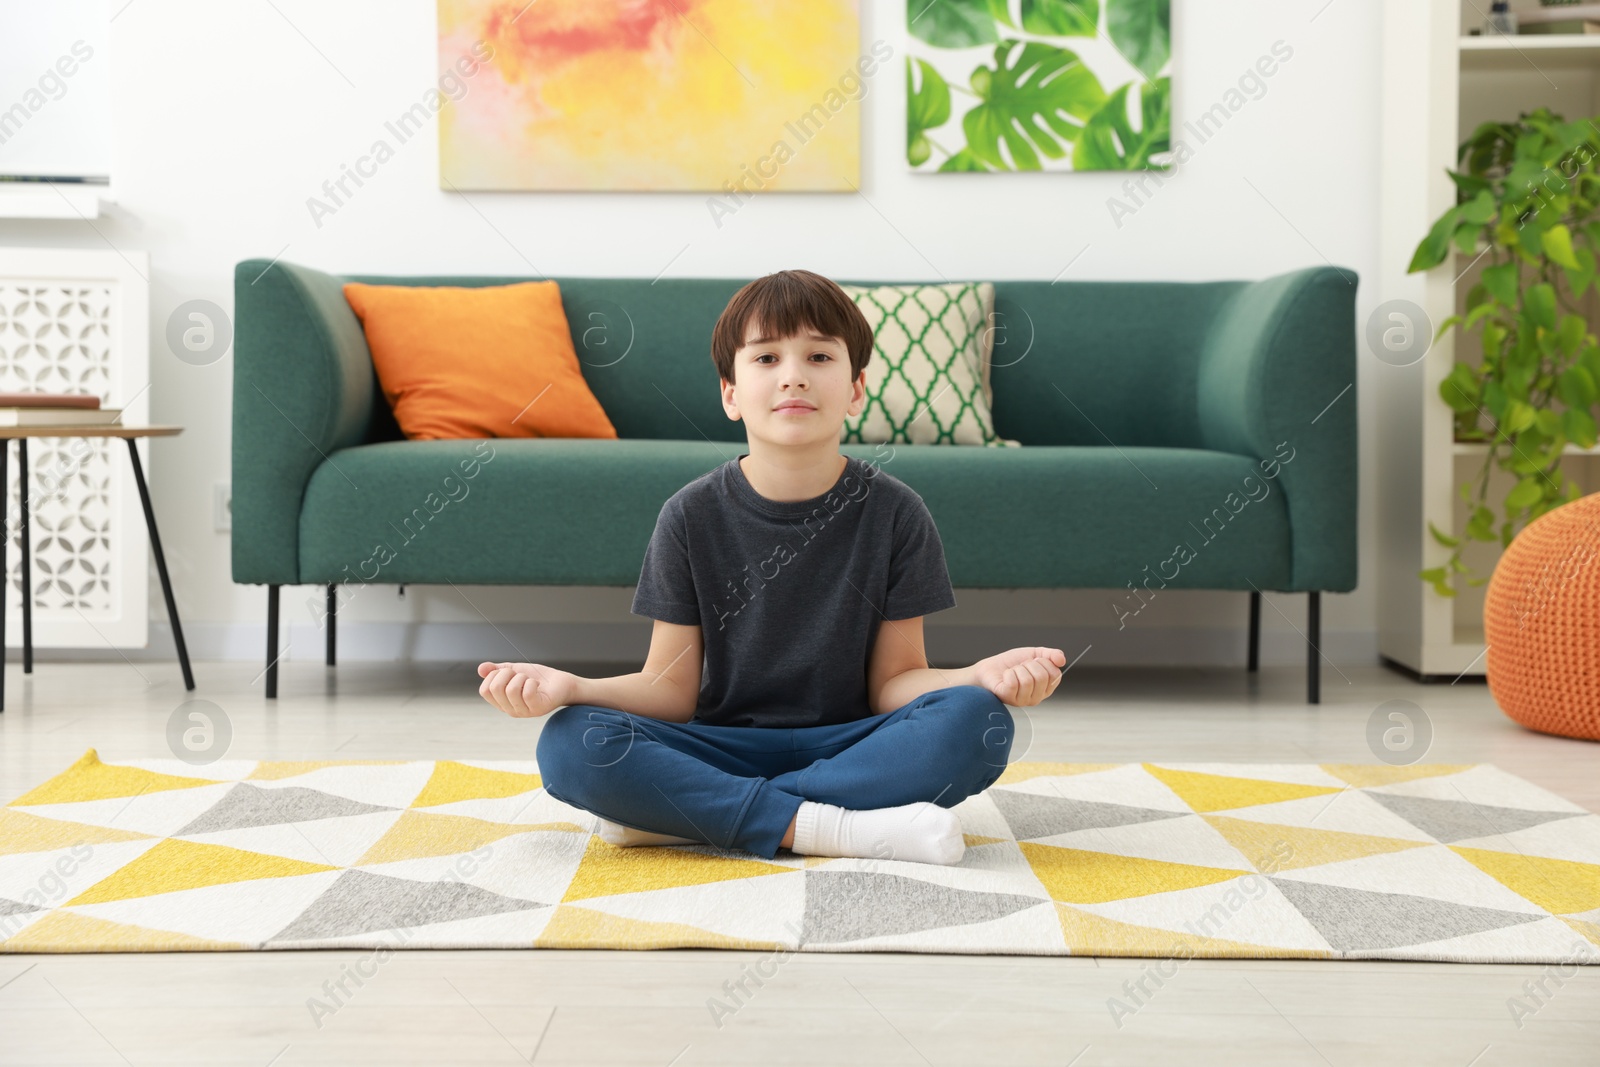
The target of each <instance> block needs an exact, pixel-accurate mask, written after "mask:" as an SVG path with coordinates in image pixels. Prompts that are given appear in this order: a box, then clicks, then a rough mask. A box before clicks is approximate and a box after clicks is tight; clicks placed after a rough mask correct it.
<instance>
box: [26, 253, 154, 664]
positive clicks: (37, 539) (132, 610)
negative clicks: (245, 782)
mask: <svg viewBox="0 0 1600 1067" xmlns="http://www.w3.org/2000/svg"><path fill="white" fill-rule="evenodd" d="M149 276H150V260H149V256H148V254H146V253H144V252H129V251H113V250H106V251H99V250H80V249H54V248H5V249H0V391H4V392H28V391H40V392H85V393H92V394H94V395H96V396H98V397H99V398H100V403H101V405H102V406H105V407H120V408H123V409H124V411H123V415H122V421H123V422H125V423H127V424H129V425H144V424H147V423H148V422H149V421H150V419H149V408H150V392H149V383H150V311H149V308H150V285H149V281H148V278H149ZM0 443H3V444H4V445H5V446H6V447H7V448H8V449H9V455H8V458H7V463H6V485H5V487H4V488H5V508H4V514H3V519H4V535H5V536H6V538H7V546H6V574H5V586H4V588H5V612H6V646H7V647H8V648H21V647H22V543H21V536H20V534H21V531H20V522H21V510H20V502H19V474H20V469H19V468H20V465H19V463H18V462H17V457H18V450H17V444H16V442H13V441H4V442H0ZM127 449H128V446H127V444H126V443H125V442H124V441H123V440H122V439H121V438H110V437H100V438H82V437H35V438H32V439H30V440H29V441H28V465H29V467H30V469H31V472H30V475H29V481H28V514H29V525H28V534H29V540H30V541H31V543H32V549H33V551H32V556H33V568H32V577H33V644H34V647H35V648H86V649H105V648H108V647H109V648H144V647H145V646H146V645H147V644H148V643H149V593H150V577H149V576H150V562H149V554H148V551H149V536H148V534H147V532H146V530H145V524H144V511H143V509H142V507H141V506H140V503H139V487H138V484H137V483H136V482H135V481H134V477H133V465H132V463H131V462H130V461H129V458H128V455H127ZM148 449H149V443H148V440H144V441H141V442H140V444H139V459H140V462H141V463H142V464H143V465H144V470H145V479H146V481H147V482H148V481H149V479H150V477H151V475H150V461H149V451H148ZM158 521H159V517H158Z"/></svg>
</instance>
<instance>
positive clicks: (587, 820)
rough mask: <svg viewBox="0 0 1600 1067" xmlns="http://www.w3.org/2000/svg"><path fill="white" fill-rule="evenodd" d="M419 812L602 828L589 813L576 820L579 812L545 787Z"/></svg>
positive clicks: (499, 820)
mask: <svg viewBox="0 0 1600 1067" xmlns="http://www.w3.org/2000/svg"><path fill="white" fill-rule="evenodd" d="M417 810H418V811H425V812H427V813H428V814H429V815H465V816H466V817H467V818H469V819H482V820H484V821H485V822H508V823H514V824H519V825H530V824H533V823H541V822H570V823H576V824H577V825H579V826H582V827H583V828H584V829H586V830H591V831H592V830H594V829H595V828H597V827H598V826H599V825H600V820H599V819H598V818H596V817H595V816H594V815H592V814H590V813H589V812H587V811H585V812H582V813H581V814H582V818H573V815H572V813H573V812H574V811H577V810H579V809H576V808H574V807H573V806H572V805H570V804H563V803H562V802H561V801H559V800H557V799H556V798H555V797H552V796H551V795H550V794H549V793H547V792H545V790H544V787H543V786H540V787H539V788H538V789H530V790H528V791H527V792H525V793H514V794H512V795H511V796H508V797H488V798H483V799H473V800H455V801H451V802H450V803H449V804H433V805H430V806H428V807H426V808H418V809H417Z"/></svg>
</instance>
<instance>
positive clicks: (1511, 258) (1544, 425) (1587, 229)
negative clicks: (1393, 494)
mask: <svg viewBox="0 0 1600 1067" xmlns="http://www.w3.org/2000/svg"><path fill="white" fill-rule="evenodd" d="M1597 161H1600V126H1597V125H1596V121H1595V120H1589V119H1583V120H1580V121H1576V122H1567V121H1565V120H1564V119H1563V118H1562V117H1561V116H1560V115H1556V114H1553V113H1552V112H1551V111H1550V110H1549V109H1548V108H1539V109H1538V110H1536V111H1533V112H1525V113H1523V114H1521V115H1519V116H1518V118H1517V120H1516V121H1515V122H1486V123H1484V124H1483V125H1481V126H1479V127H1478V128H1477V129H1476V130H1474V131H1473V133H1472V136H1471V137H1469V138H1468V139H1467V140H1466V142H1465V143H1463V144H1462V145H1461V149H1460V153H1459V154H1458V156H1457V165H1458V166H1459V167H1460V168H1461V169H1460V170H1453V171H1448V172H1447V173H1449V175H1450V178H1451V180H1452V181H1454V182H1455V184H1456V191H1457V196H1456V204H1455V206H1454V207H1452V208H1450V209H1449V210H1448V211H1446V212H1445V213H1444V214H1443V215H1441V216H1440V217H1439V218H1438V220H1437V221H1435V222H1434V224H1433V227H1432V229H1431V230H1429V232H1428V236H1427V237H1425V238H1423V240H1422V241H1421V243H1420V244H1418V245H1417V249H1416V253H1415V255H1414V256H1413V257H1412V260H1411V265H1410V267H1409V268H1408V270H1409V271H1412V272H1415V271H1422V270H1428V269H1429V268H1431V267H1435V266H1437V265H1439V264H1440V263H1443V262H1444V261H1445V259H1446V258H1447V257H1448V256H1449V254H1450V250H1451V248H1452V247H1454V249H1455V250H1456V251H1458V252H1460V253H1462V254H1463V255H1467V256H1474V255H1475V256H1476V257H1477V260H1483V261H1485V262H1486V263H1487V264H1488V266H1486V267H1485V268H1484V270H1483V272H1482V274H1481V275H1480V277H1479V280H1478V281H1477V282H1476V283H1475V284H1474V285H1473V286H1472V287H1471V289H1469V290H1468V292H1467V295H1466V309H1465V312H1464V313H1463V314H1460V315H1452V316H1451V317H1450V318H1448V319H1446V320H1445V321H1444V322H1443V323H1441V324H1440V326H1439V329H1438V332H1437V333H1436V334H1435V336H1434V340H1435V341H1437V340H1438V339H1439V338H1440V337H1443V336H1444V333H1445V331H1446V330H1449V329H1451V328H1452V327H1454V328H1457V329H1459V330H1460V331H1462V332H1467V331H1477V332H1478V334H1479V337H1480V339H1481V341H1482V347H1483V361H1482V362H1481V363H1479V364H1478V365H1477V366H1473V365H1471V364H1468V363H1465V362H1462V361H1459V360H1458V361H1457V362H1456V364H1455V366H1454V367H1453V368H1451V371H1450V373H1449V375H1448V376H1447V377H1445V379H1444V380H1443V381H1442V382H1440V383H1439V395H1440V396H1441V397H1442V398H1443V399H1444V402H1445V403H1446V404H1448V405H1450V409H1451V411H1453V412H1454V413H1455V421H1454V425H1455V439H1456V440H1457V441H1475V442H1486V443H1487V445H1488V449H1487V451H1486V453H1485V455H1484V460H1483V465H1482V467H1481V468H1480V470H1479V471H1478V473H1477V474H1476V475H1475V476H1474V477H1473V478H1472V479H1471V480H1470V481H1467V482H1465V483H1463V484H1462V486H1461V487H1460V492H1461V498H1462V499H1463V500H1465V501H1466V503H1467V505H1468V509H1469V518H1468V521H1467V523H1466V528H1465V529H1464V530H1462V531H1460V532H1459V533H1457V532H1454V531H1452V532H1446V531H1443V530H1440V529H1439V528H1438V527H1437V526H1435V525H1434V524H1433V523H1432V522H1429V524H1428V529H1429V530H1430V532H1431V533H1432V534H1433V536H1434V537H1435V538H1436V539H1437V540H1438V541H1439V543H1440V544H1442V545H1444V546H1446V547H1447V548H1449V549H1451V554H1450V558H1449V559H1448V560H1447V561H1446V562H1445V564H1444V565H1442V566H1438V567H1428V568H1425V569H1423V570H1421V571H1418V572H1417V576H1418V577H1419V578H1421V579H1422V580H1423V581H1426V582H1431V583H1432V584H1433V587H1434V589H1435V591H1437V592H1438V593H1439V595H1441V596H1454V595H1455V589H1454V588H1453V587H1452V586H1451V582H1450V580H1451V577H1452V575H1455V574H1460V575H1463V576H1464V577H1465V579H1466V581H1467V583H1468V584H1469V585H1482V584H1483V583H1484V582H1486V581H1488V578H1487V576H1485V577H1482V578H1473V577H1471V576H1470V574H1471V569H1470V568H1469V567H1468V565H1467V564H1466V563H1465V562H1464V561H1463V560H1462V549H1463V548H1464V546H1465V543H1466V542H1467V541H1469V540H1476V541H1495V540H1498V541H1499V542H1500V543H1501V545H1502V546H1504V545H1509V544H1510V543H1511V540H1512V538H1513V537H1515V536H1516V532H1517V531H1518V530H1519V529H1521V528H1522V527H1523V526H1526V525H1527V523H1529V522H1532V521H1533V520H1534V519H1537V518H1538V517H1539V516H1541V515H1543V514H1544V513H1545V512H1547V511H1549V510H1550V509H1552V508H1555V507H1558V506H1560V505H1561V504H1564V503H1566V502H1568V501H1569V500H1574V499H1576V498H1577V497H1578V496H1579V495H1580V493H1581V490H1580V487H1579V486H1578V484H1577V483H1576V482H1574V481H1573V480H1572V479H1571V478H1568V477H1567V476H1566V475H1565V474H1563V473H1562V470H1561V460H1562V454H1563V451H1564V450H1565V448H1566V446H1567V445H1568V443H1569V442H1570V443H1572V444H1576V445H1578V446H1579V447H1581V448H1592V447H1594V445H1595V440H1596V428H1595V411H1596V405H1595V402H1596V399H1597V398H1600V342H1597V340H1596V338H1595V334H1594V332H1593V331H1592V330H1591V329H1590V327H1589V322H1588V320H1587V318H1586V317H1585V316H1584V315H1583V313H1582V312H1581V311H1580V310H1579V308H1578V306H1577V305H1578V302H1579V301H1581V300H1582V299H1583V297H1584V294H1585V293H1588V292H1589V291H1590V290H1591V288H1597V287H1596V252H1597V251H1600V214H1597V207H1600V173H1597V172H1596V163H1597ZM1477 260H1474V262H1477ZM1496 467H1498V468H1499V469H1501V470H1503V471H1507V472H1509V473H1510V474H1512V475H1514V476H1515V477H1516V479H1517V481H1516V484H1515V485H1513V486H1512V487H1511V489H1510V490H1508V491H1507V492H1506V494H1505V498H1504V499H1503V500H1501V501H1500V502H1499V503H1500V505H1501V510H1502V511H1503V516H1502V517H1499V518H1498V519H1497V516H1496V513H1495V511H1494V510H1493V509H1492V508H1491V507H1490V506H1489V502H1488V495H1489V475H1490V472H1491V471H1492V470H1494V469H1495V468H1496ZM1497 521H1498V524H1499V529H1498V530H1496V528H1495V527H1496V523H1497Z"/></svg>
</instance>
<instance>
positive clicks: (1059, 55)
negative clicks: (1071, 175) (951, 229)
mask: <svg viewBox="0 0 1600 1067" xmlns="http://www.w3.org/2000/svg"><path fill="white" fill-rule="evenodd" d="M941 2H942V0H941ZM994 63H995V65H994V67H993V68H989V67H979V68H978V69H977V70H975V71H973V79H972V81H973V88H974V89H978V87H979V84H980V83H981V82H982V81H983V80H984V79H983V78H979V77H978V75H979V74H980V73H982V74H984V75H985V76H986V78H987V81H988V84H987V85H985V86H983V88H982V89H981V90H979V91H980V92H981V93H982V95H983V97H984V99H983V102H982V103H980V104H979V105H978V106H977V107H975V108H973V109H972V110H970V111H968V112H967V113H966V115H964V116H962V119H961V125H962V128H963V129H964V130H965V132H966V135H967V147H968V148H969V149H971V150H972V154H973V155H974V156H976V157H978V158H979V159H981V160H982V161H983V162H985V163H988V164H989V165H990V166H992V167H994V168H996V169H998V170H1013V169H1015V170H1039V169H1040V166H1039V155H1038V153H1039V152H1043V153H1044V154H1045V155H1047V156H1049V157H1050V158H1051V159H1061V158H1063V157H1065V156H1066V154H1067V153H1066V149H1065V148H1064V147H1062V146H1063V145H1064V144H1068V143H1071V142H1072V141H1074V140H1076V139H1077V137H1078V133H1079V131H1080V130H1082V128H1083V127H1082V122H1084V121H1087V120H1088V119H1089V118H1090V116H1092V115H1093V114H1094V113H1095V112H1096V111H1099V110H1100V107H1101V105H1102V104H1104V103H1105V99H1106V95H1105V90H1104V89H1103V88H1101V86H1100V79H1098V78H1096V77H1095V76H1094V73H1093V72H1092V71H1091V70H1090V69H1089V68H1088V67H1086V66H1084V65H1083V62H1082V61H1081V60H1079V59H1078V56H1077V54H1076V53H1074V52H1069V51H1067V50H1066V49H1065V48H1057V47H1055V46H1054V45H1048V44H1043V43H1041V42H1039V41H1028V42H1023V41H1018V40H1012V39H1010V38H1008V39H1006V40H1004V41H1002V42H1000V43H999V44H997V45H995V49H994ZM1073 119H1077V120H1080V121H1077V122H1074V121H1073ZM1024 133H1026V136H1024ZM1002 140H1003V141H1005V144H1006V148H1007V149H1008V150H1009V151H1010V153H1011V160H1010V161H1008V160H1007V159H1006V158H1005V157H1004V156H1002V155H1001V154H1000V142H1001V141H1002ZM1036 147H1037V151H1035V148H1036Z"/></svg>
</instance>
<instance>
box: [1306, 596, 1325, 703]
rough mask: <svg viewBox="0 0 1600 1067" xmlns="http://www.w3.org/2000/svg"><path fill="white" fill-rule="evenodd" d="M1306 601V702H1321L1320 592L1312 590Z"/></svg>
mask: <svg viewBox="0 0 1600 1067" xmlns="http://www.w3.org/2000/svg"><path fill="white" fill-rule="evenodd" d="M1308 596H1309V597H1310V599H1309V600H1308V601H1307V602H1306V644H1307V645H1308V647H1307V649H1306V703H1308V704H1320V703H1322V686H1321V676H1320V672H1321V669H1322V653H1321V652H1319V651H1318V650H1317V649H1318V646H1320V645H1321V644H1322V594H1321V593H1319V592H1317V591H1316V590H1312V591H1311V592H1310V593H1309V594H1308Z"/></svg>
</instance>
